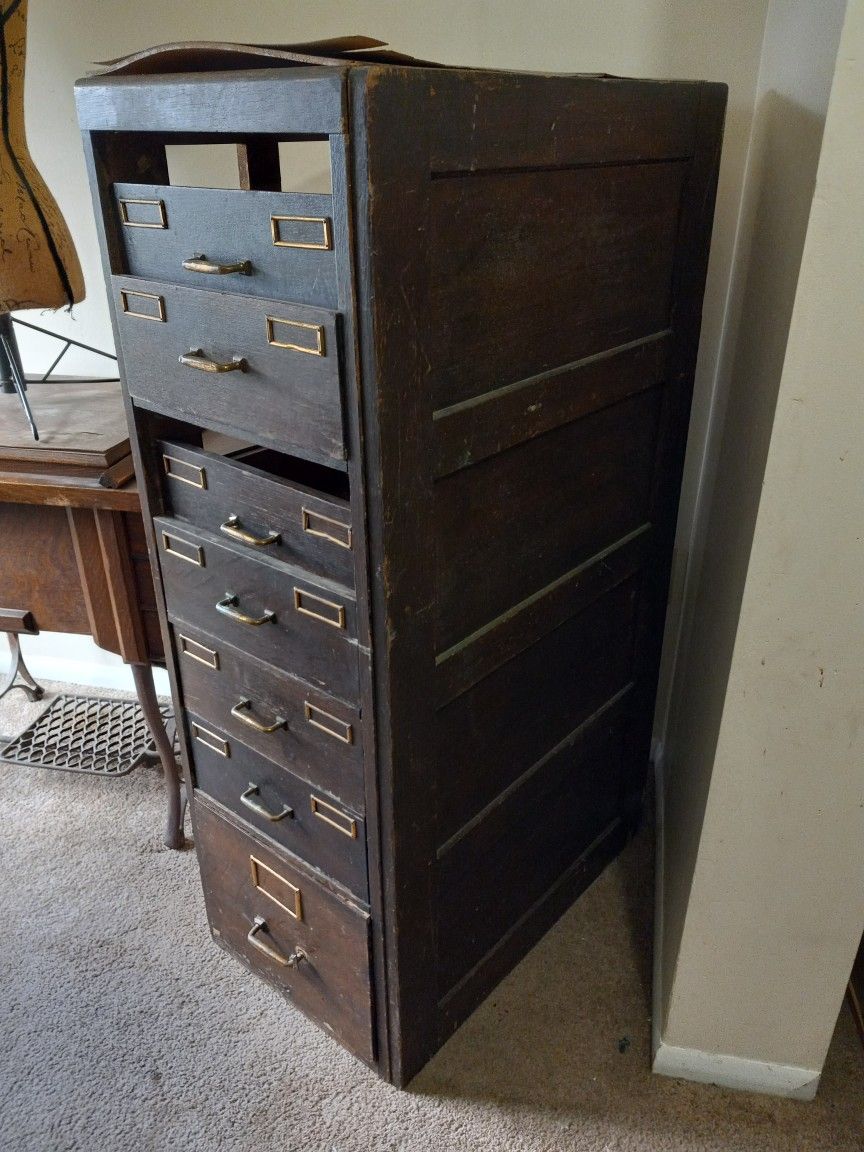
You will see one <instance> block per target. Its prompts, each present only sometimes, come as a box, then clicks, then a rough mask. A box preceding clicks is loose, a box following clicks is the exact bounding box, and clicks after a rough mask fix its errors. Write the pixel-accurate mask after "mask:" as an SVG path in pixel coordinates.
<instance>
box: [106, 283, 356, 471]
mask: <svg viewBox="0 0 864 1152" xmlns="http://www.w3.org/2000/svg"><path fill="white" fill-rule="evenodd" d="M112 287H113V294H114V295H113V299H114V305H115V311H116V314H117V330H118V333H119V337H120V345H121V350H122V356H123V370H124V376H125V380H126V386H127V388H128V390H129V392H130V394H131V395H132V396H134V397H135V398H136V399H138V400H141V401H143V402H144V403H145V404H148V405H150V406H151V407H153V408H156V409H157V410H158V411H160V412H167V413H170V414H171V415H172V416H174V417H177V418H178V419H186V420H189V421H190V422H192V423H198V424H203V425H204V426H205V427H212V428H215V429H217V430H218V431H223V432H227V433H228V434H229V435H236V436H245V437H248V438H249V439H251V440H254V441H256V442H257V441H259V440H261V441H263V442H266V443H267V444H271V445H275V446H278V447H280V448H282V449H283V450H285V451H289V452H295V453H297V454H298V455H300V456H304V457H309V458H311V459H313V460H315V459H317V460H323V461H325V462H326V461H330V462H333V461H336V460H344V458H345V440H344V436H343V429H342V400H341V393H340V382H339V346H338V336H337V319H338V318H337V316H336V314H335V313H334V312H324V311H322V310H321V309H319V308H306V307H303V306H301V305H297V304H286V303H284V302H283V301H279V300H262V299H259V298H258V297H255V296H237V295H230V294H228V293H224V292H205V291H202V290H201V289H198V288H181V287H178V286H177V285H176V284H165V283H162V282H159V281H154V280H138V279H133V278H131V277H122V276H119V277H118V276H114V277H112ZM181 357H182V358H183V359H184V360H185V363H181V362H180V360H181Z"/></svg>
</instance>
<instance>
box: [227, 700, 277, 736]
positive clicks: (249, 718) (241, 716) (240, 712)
mask: <svg viewBox="0 0 864 1152" xmlns="http://www.w3.org/2000/svg"><path fill="white" fill-rule="evenodd" d="M251 707H252V701H251V700H238V701H237V703H236V704H235V705H234V707H233V708H232V709H231V715H232V716H233V717H234V719H235V720H240V721H241V722H242V723H243V724H248V726H249V727H250V728H254V729H255V731H256V732H264V733H265V734H267V735H269V734H270V733H271V732H275V731H276V729H277V728H287V727H288V721H287V720H286V719H285V718H284V717H282V716H277V717H276V719H275V720H274V721H273V723H272V724H262V723H261V721H260V720H256V719H255V717H254V716H253V715H252V714H251V713H250V711H249V709H250V708H251Z"/></svg>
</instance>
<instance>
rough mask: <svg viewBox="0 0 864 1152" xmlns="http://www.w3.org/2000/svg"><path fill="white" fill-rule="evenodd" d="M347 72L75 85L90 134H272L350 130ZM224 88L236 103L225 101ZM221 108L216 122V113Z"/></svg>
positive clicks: (95, 80)
mask: <svg viewBox="0 0 864 1152" xmlns="http://www.w3.org/2000/svg"><path fill="white" fill-rule="evenodd" d="M344 76H345V73H344V71H343V70H342V69H341V68H294V69H292V70H291V73H290V79H291V83H290V84H286V83H285V80H286V73H285V72H284V71H282V70H280V69H279V68H262V69H261V70H260V71H256V72H233V73H230V74H228V75H226V74H223V73H221V72H210V73H206V74H193V75H190V76H141V77H137V76H118V77H107V76H106V77H104V78H102V77H100V76H93V77H90V78H88V79H85V80H79V81H78V83H77V84H76V85H75V99H76V104H77V107H78V123H79V124H80V125H81V127H82V128H83V129H91V130H92V131H97V132H98V131H102V132H104V131H111V132H123V131H124V130H125V131H127V132H135V131H136V129H141V128H142V127H143V126H144V125H146V130H147V131H149V132H154V133H155V132H168V133H172V134H177V133H181V132H185V133H210V134H212V133H213V132H215V131H218V132H220V133H232V132H233V133H239V134H241V135H245V134H248V133H249V132H250V131H251V132H258V133H265V132H266V133H274V134H275V135H277V136H281V137H284V136H285V135H288V134H297V135H299V134H302V133H317V134H319V135H322V136H323V135H327V134H328V133H330V132H344V131H345V116H346V108H345V82H344ZM226 82H227V83H229V84H230V86H231V92H232V95H231V99H230V100H225V99H224V94H225V85H226ZM216 109H218V122H214V110H216Z"/></svg>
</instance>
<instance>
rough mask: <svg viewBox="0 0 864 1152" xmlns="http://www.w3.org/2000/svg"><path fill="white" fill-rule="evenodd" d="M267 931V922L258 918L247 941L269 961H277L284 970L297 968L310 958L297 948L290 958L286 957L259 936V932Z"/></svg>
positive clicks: (250, 930)
mask: <svg viewBox="0 0 864 1152" xmlns="http://www.w3.org/2000/svg"><path fill="white" fill-rule="evenodd" d="M266 931H267V921H266V920H265V919H264V917H263V916H256V917H255V919H254V921H253V923H252V927H251V928H250V929H249V931H248V933H247V935H246V939H247V940H248V941H249V943H250V944H251V945H252V947H253V948H257V949H258V951H259V952H263V953H264V955H265V956H267V957H269V959H271V960H273V961H275V962H276V963H277V964H279V965H280V966H281V967H282V968H296V967H297V965H298V964H300V963H302V961H304V960H307V959H308V957H307V955H306V953H305V952H304V951H303V949H302V948H295V949H294V951H293V952H292V953H291V955H290V956H286V955H285V953H284V952H280V951H279V949H278V948H274V947H273V945H272V944H268V943H266V941H264V940H262V939H261V938H260V936H259V935H258V933H259V932H266Z"/></svg>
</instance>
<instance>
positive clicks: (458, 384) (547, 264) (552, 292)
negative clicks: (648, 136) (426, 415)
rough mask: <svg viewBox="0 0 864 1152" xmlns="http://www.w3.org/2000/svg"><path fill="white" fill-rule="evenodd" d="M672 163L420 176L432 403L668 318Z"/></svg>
mask: <svg viewBox="0 0 864 1152" xmlns="http://www.w3.org/2000/svg"><path fill="white" fill-rule="evenodd" d="M686 173H687V167H686V165H685V164H684V163H682V162H674V163H668V164H641V165H633V166H621V167H597V168H579V169H574V170H568V171H563V172H528V173H525V172H512V173H490V174H488V175H485V176H477V177H474V178H472V179H456V178H454V179H448V180H436V181H434V182H433V183H432V184H431V186H430V187H431V198H432V200H431V205H432V207H431V212H432V218H431V224H430V227H431V229H432V238H431V259H432V287H431V290H430V312H431V315H430V317H429V324H428V334H427V343H426V350H427V355H428V357H429V359H430V361H431V363H432V364H433V365H434V371H433V373H432V380H433V386H432V395H433V401H434V404H435V407H436V408H445V407H447V406H448V405H452V404H455V403H458V402H459V401H462V400H467V399H469V398H470V397H472V396H479V395H482V394H483V393H484V392H487V391H489V390H490V389H493V388H501V387H504V386H506V385H511V384H513V383H515V382H517V381H520V380H524V379H525V378H526V377H530V376H534V375H536V374H537V373H540V372H548V371H550V370H551V369H556V368H562V367H564V366H565V365H568V364H572V363H574V362H575V361H578V360H581V359H582V358H583V357H585V356H592V355H596V354H597V353H599V352H604V351H606V350H608V349H611V348H615V347H618V346H620V345H622V344H626V343H628V342H629V341H632V340H638V339H640V338H643V337H645V336H649V335H652V334H655V333H659V332H662V331H664V330H665V329H666V328H668V326H669V313H670V306H671V287H672V259H673V254H674V249H675V237H676V233H677V226H678V209H679V204H680V199H681V188H682V184H683V181H684V179H685V177H686Z"/></svg>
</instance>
